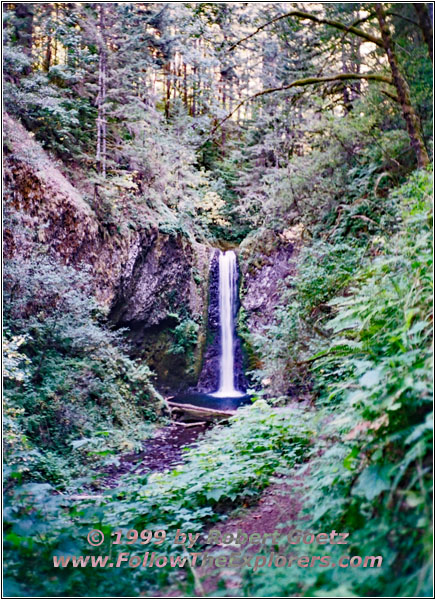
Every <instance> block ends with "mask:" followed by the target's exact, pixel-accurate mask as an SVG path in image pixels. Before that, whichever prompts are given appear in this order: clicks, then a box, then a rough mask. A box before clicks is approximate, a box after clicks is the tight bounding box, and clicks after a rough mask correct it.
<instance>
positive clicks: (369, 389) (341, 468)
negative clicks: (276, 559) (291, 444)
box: [245, 171, 433, 597]
mask: <svg viewBox="0 0 436 600" xmlns="http://www.w3.org/2000/svg"><path fill="white" fill-rule="evenodd" d="M431 181H432V180H431V173H430V172H426V171H420V172H417V173H415V174H414V175H413V177H411V178H410V180H409V182H408V183H407V184H406V185H404V186H402V187H401V188H399V189H398V190H397V191H395V192H394V194H393V196H394V199H395V200H396V201H397V202H399V203H400V207H401V209H402V211H403V222H402V224H401V226H400V229H399V231H398V233H397V234H396V235H395V236H393V237H391V238H390V240H389V244H387V240H378V241H377V244H376V246H377V251H376V253H375V257H374V258H373V259H372V260H371V261H370V262H368V264H367V265H365V266H363V267H362V268H360V269H358V271H357V272H356V273H355V274H354V276H353V284H352V287H350V288H349V289H348V290H347V294H346V296H340V297H337V298H334V299H331V300H330V301H329V302H328V305H329V306H330V307H331V309H332V310H333V311H334V313H335V316H334V318H333V319H332V318H331V316H330V319H329V320H328V321H327V322H325V323H324V327H325V328H326V329H328V331H330V334H331V339H330V341H329V342H328V343H327V344H325V349H324V350H322V351H321V352H319V353H318V354H317V355H315V356H314V357H313V358H314V361H313V365H314V366H313V375H314V378H315V384H316V388H317V390H318V394H319V399H318V403H319V404H320V406H324V409H323V412H321V413H320V415H319V416H320V422H321V424H322V425H321V429H320V432H319V433H320V435H319V437H318V440H319V441H318V444H317V447H315V448H314V453H313V460H312V461H311V463H310V470H305V469H304V468H303V471H302V474H303V475H304V477H305V479H306V483H307V486H306V491H307V493H306V495H305V498H304V502H305V507H306V510H305V514H306V515H307V518H308V519H309V520H308V521H304V522H302V523H301V524H300V526H301V528H303V529H305V530H313V531H331V530H333V529H336V531H338V530H339V529H340V530H341V531H347V532H350V538H351V546H349V547H347V554H350V555H352V553H354V554H355V555H360V556H364V555H375V554H376V555H382V556H383V560H384V562H383V565H384V566H383V568H382V569H377V571H376V572H375V571H372V572H371V574H370V576H368V574H367V573H365V570H363V569H345V570H334V569H329V570H327V569H317V568H311V577H310V578H305V579H304V580H303V578H302V577H301V574H300V575H299V574H298V569H293V568H291V569H287V570H286V572H283V571H282V572H280V574H277V573H272V574H269V573H265V574H263V573H257V574H256V577H255V578H253V577H252V576H251V575H249V574H247V583H246V588H245V593H247V594H249V595H262V594H264V593H266V590H268V593H274V594H275V595H284V594H285V593H286V594H298V595H309V596H310V595H314V594H316V595H318V594H324V595H333V594H334V595H337V596H349V595H353V594H354V595H358V596H370V595H376V596H378V595H389V596H393V597H397V596H430V595H431V593H432V576H431V559H430V557H431V547H432V540H431V494H432V477H431V473H432V471H431V451H432V433H433V426H432V422H433V413H432V349H431V342H432V313H431V310H432V289H433V286H432V276H431V274H432V218H431V204H430V199H431V192H432V184H431ZM383 241H384V242H385V243H382V242H383ZM293 525H295V524H293ZM317 550H318V552H319V548H318V549H317V548H315V550H314V553H315V552H316V551H317ZM332 553H333V550H332Z"/></svg>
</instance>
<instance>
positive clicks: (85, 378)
mask: <svg viewBox="0 0 436 600" xmlns="http://www.w3.org/2000/svg"><path fill="white" fill-rule="evenodd" d="M5 301H6V302H5V329H4V349H5V381H4V384H5V385H4V388H5V390H4V397H5V412H4V415H5V423H4V425H5V437H4V440H5V465H6V469H5V475H6V486H7V488H10V487H14V486H15V485H16V484H17V483H18V484H20V483H25V482H30V481H33V482H38V481H44V482H48V483H49V484H52V485H54V486H56V487H57V488H58V489H77V488H78V487H80V486H81V485H85V483H86V482H87V484H88V485H92V484H93V480H94V479H95V478H96V477H97V473H96V471H95V469H96V468H101V467H104V466H106V465H108V464H110V463H113V462H114V461H115V462H116V461H117V458H116V454H118V453H119V452H122V451H128V450H130V451H132V450H134V449H139V448H140V447H141V440H142V439H145V438H148V437H149V436H150V435H151V433H152V430H153V427H154V426H153V424H152V423H153V421H156V419H157V418H158V416H159V415H162V411H163V409H164V403H163V399H162V398H161V397H160V395H159V394H158V393H157V392H156V390H155V389H154V388H153V386H152V383H151V375H152V373H151V371H150V369H149V368H148V367H147V366H146V365H145V364H143V363H142V364H141V363H140V362H138V361H134V360H132V359H131V358H129V356H128V354H127V351H126V349H125V348H124V347H123V345H122V343H121V337H120V334H119V333H116V332H113V331H111V330H110V329H109V328H108V327H107V325H106V324H105V311H104V309H103V308H102V307H101V306H99V305H98V304H97V302H96V301H95V300H94V299H93V295H92V289H91V284H90V279H89V277H88V273H87V271H86V269H83V270H82V271H76V270H75V269H73V268H71V267H67V266H62V265H60V264H58V263H56V262H55V261H54V260H52V259H50V258H48V257H47V256H44V255H43V256H40V257H38V258H37V259H35V260H31V261H24V260H22V259H20V258H16V259H14V260H13V261H7V262H6V264H5ZM81 478H83V479H81Z"/></svg>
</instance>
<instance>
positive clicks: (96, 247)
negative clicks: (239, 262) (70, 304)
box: [4, 115, 211, 392]
mask: <svg viewBox="0 0 436 600" xmlns="http://www.w3.org/2000/svg"><path fill="white" fill-rule="evenodd" d="M4 132H5V135H4V141H5V171H4V172H5V189H6V202H5V205H6V210H5V221H6V224H5V255H6V257H12V256H17V255H20V256H21V257H23V258H24V259H26V258H30V257H31V256H33V257H35V256H37V255H38V252H45V253H49V254H50V255H52V256H53V257H54V258H56V259H57V260H58V261H59V262H61V263H63V264H68V265H71V266H74V267H75V268H77V269H81V268H83V267H84V266H86V268H87V269H88V270H89V271H90V275H91V278H92V283H93V289H94V293H95V296H96V298H97V299H98V301H99V302H100V303H101V304H103V305H105V306H107V307H108V313H109V318H110V319H111V321H112V322H113V324H114V325H115V326H117V327H125V328H127V337H128V338H129V339H130V341H131V342H132V353H133V354H134V355H135V356H141V357H144V359H145V360H146V361H147V363H148V364H149V365H150V366H151V368H152V369H153V370H154V371H155V373H156V377H157V381H156V383H157V386H158V388H160V389H161V390H163V391H164V392H166V391H172V392H173V391H179V390H182V389H184V388H186V387H188V386H192V385H193V384H194V383H195V382H196V380H197V378H198V375H199V372H200V369H201V364H202V352H203V347H204V341H205V336H206V321H207V295H208V273H209V260H210V253H211V249H210V247H209V246H208V245H207V244H204V243H199V242H197V241H195V240H194V239H193V236H191V235H182V234H181V233H177V234H169V233H164V232H162V231H160V229H159V226H158V224H157V219H156V220H154V221H153V220H150V222H149V223H147V224H146V226H144V225H139V226H137V227H136V228H135V229H129V228H127V229H124V230H122V231H120V230H119V229H117V228H114V227H111V228H108V227H107V226H106V225H105V224H104V223H102V220H101V219H99V218H98V216H97V214H96V211H95V210H94V208H93V207H91V205H90V203H88V202H87V201H86V199H85V198H84V197H83V194H82V193H81V192H80V191H79V190H78V189H77V187H75V186H73V185H72V183H71V182H70V181H69V179H68V178H67V177H66V176H65V175H64V174H63V172H62V169H63V165H61V164H57V163H56V162H55V161H54V160H53V159H52V158H51V157H50V156H48V155H47V154H46V152H44V150H43V149H42V148H41V147H40V145H39V144H38V143H37V142H35V140H34V139H33V138H32V136H31V135H30V134H29V133H28V132H27V131H26V130H25V129H24V128H23V127H22V126H21V125H20V124H19V123H17V122H16V121H15V120H13V119H12V118H11V117H9V116H8V115H5V117H4ZM186 330H188V333H189V336H188V337H189V344H188V346H186V343H185V344H184V345H180V344H178V337H180V338H182V337H183V339H185V338H186V336H185V335H183V336H182V335H179V336H178V332H183V333H184V334H186Z"/></svg>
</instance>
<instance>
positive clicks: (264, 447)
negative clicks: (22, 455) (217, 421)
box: [6, 400, 311, 597]
mask: <svg viewBox="0 0 436 600" xmlns="http://www.w3.org/2000/svg"><path fill="white" fill-rule="evenodd" d="M290 419H291V412H290V410H283V411H281V412H276V411H273V410H272V409H271V408H270V407H268V405H266V404H265V403H264V402H263V401H261V400H259V401H257V402H256V403H255V404H254V405H253V406H251V407H247V408H244V409H242V410H240V411H239V412H238V415H237V416H235V417H233V418H232V419H231V422H230V425H229V426H224V427H216V428H214V429H213V430H212V431H210V432H209V433H208V434H207V435H206V436H205V438H204V439H203V440H202V441H201V442H200V443H199V444H198V446H197V447H196V448H192V449H189V450H187V451H186V452H185V455H184V461H183V464H181V465H180V466H178V467H176V468H175V469H174V470H172V471H167V472H164V473H154V474H150V475H148V476H138V475H135V476H129V477H126V478H125V479H124V481H123V482H122V484H121V486H120V487H119V488H117V489H116V490H114V491H113V492H112V494H106V495H105V497H104V499H103V500H102V501H101V502H99V501H96V500H94V501H92V502H89V501H82V502H81V503H78V502H77V501H67V502H66V501H65V500H64V499H62V498H61V497H59V496H54V495H53V494H52V489H51V488H50V486H48V485H44V484H26V485H23V486H19V487H16V488H14V489H13V490H12V491H10V492H9V494H8V496H7V510H6V522H7V527H6V547H7V559H6V564H7V569H8V574H9V578H10V579H9V581H8V586H9V587H8V589H9V590H14V589H22V590H24V591H26V593H29V591H30V592H31V593H32V594H38V595H39V594H44V595H49V596H58V595H67V596H70V595H75V596H81V595H91V594H98V595H99V596H112V597H116V596H118V595H125V594H129V595H138V593H139V592H140V591H141V590H143V589H144V586H146V587H147V588H149V589H150V588H151V589H153V588H157V587H158V586H161V585H164V584H165V583H168V581H169V578H170V577H171V576H173V577H174V570H171V569H165V568H164V569H156V568H153V569H139V570H132V569H126V570H124V571H123V570H119V569H115V570H114V569H107V570H106V569H95V568H94V569H92V568H83V569H82V568H81V569H72V568H69V567H68V568H66V569H55V568H53V566H52V565H53V559H52V557H53V555H56V556H57V555H61V554H64V555H71V554H72V555H74V554H76V555H80V554H82V555H85V554H92V553H93V552H92V549H91V547H89V546H88V547H87V546H86V545H85V544H84V538H86V535H87V533H88V532H89V531H90V530H92V529H94V528H96V527H97V528H98V529H100V530H101V531H103V532H104V534H105V535H106V537H107V539H109V535H110V531H111V530H119V529H121V530H122V531H123V535H124V534H125V533H126V532H127V530H129V529H131V528H134V529H138V530H142V529H144V528H147V529H149V530H156V529H166V530H167V532H168V539H167V541H166V542H165V544H164V545H161V546H159V551H160V552H162V553H163V554H164V553H173V554H181V553H182V551H181V548H180V546H176V545H174V544H173V543H172V542H173V540H174V536H175V532H176V530H177V528H181V529H182V530H183V531H191V532H199V531H201V530H202V528H203V525H204V523H206V522H210V521H216V520H217V519H220V518H222V517H223V512H224V510H225V509H227V510H228V508H229V507H230V506H234V505H237V504H239V503H240V502H241V501H246V502H247V501H252V500H253V498H255V497H256V496H258V494H259V492H260V491H261V490H262V489H263V488H264V487H265V486H266V485H268V482H269V480H270V478H271V476H272V474H273V473H274V471H276V470H277V469H280V468H284V467H289V466H290V465H292V464H294V463H295V461H297V460H301V458H302V456H304V453H305V451H306V448H307V445H308V441H309V438H310V436H311V431H310V427H309V426H308V424H307V421H308V419H307V416H305V415H304V414H303V413H302V412H301V411H298V410H296V409H295V408H293V409H292V425H291V423H290ZM109 543H110V542H109V541H108V544H109ZM200 547H201V545H200V544H199V545H198V546H196V547H195V551H197V550H198V549H199V548H200ZM134 548H136V550H139V546H137V547H136V546H135V547H132V546H125V545H124V544H121V545H119V546H118V550H119V551H120V552H122V551H129V552H131V551H132V550H133V549H134ZM106 551H109V546H107V545H106V544H105V546H101V547H99V548H98V553H102V554H103V553H105V552H106ZM141 551H142V549H141ZM188 572H189V571H188Z"/></svg>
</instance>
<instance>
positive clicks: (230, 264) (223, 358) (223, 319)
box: [212, 250, 244, 398]
mask: <svg viewBox="0 0 436 600" xmlns="http://www.w3.org/2000/svg"><path fill="white" fill-rule="evenodd" d="M237 281H238V267H237V263H236V254H235V253H234V252H233V250H227V251H226V252H220V255H219V318H220V334H221V336H220V339H221V354H220V380H219V381H220V383H219V389H218V391H217V392H215V393H214V394H212V395H213V396H215V397H218V398H232V397H236V396H243V395H244V394H242V393H241V392H239V391H238V390H237V389H236V388H235V316H236V301H237V295H238V290H237Z"/></svg>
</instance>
